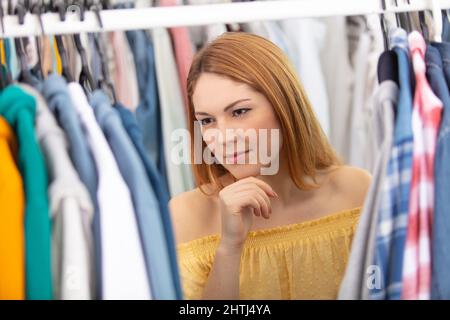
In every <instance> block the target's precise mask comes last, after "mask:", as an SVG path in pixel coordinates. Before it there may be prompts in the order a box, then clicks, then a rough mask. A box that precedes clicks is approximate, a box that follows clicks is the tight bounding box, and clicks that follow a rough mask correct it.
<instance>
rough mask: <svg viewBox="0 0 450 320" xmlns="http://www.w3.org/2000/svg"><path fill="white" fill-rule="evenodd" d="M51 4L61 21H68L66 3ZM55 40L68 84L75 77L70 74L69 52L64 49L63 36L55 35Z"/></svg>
mask: <svg viewBox="0 0 450 320" xmlns="http://www.w3.org/2000/svg"><path fill="white" fill-rule="evenodd" d="M50 4H51V8H50V9H51V10H52V11H53V12H58V13H59V19H60V20H61V21H65V20H66V9H67V8H66V4H65V3H64V1H62V0H52V1H50ZM55 40H56V46H57V47H58V51H59V56H60V58H61V65H62V75H63V76H64V78H66V80H67V81H68V82H73V81H74V79H73V76H72V74H71V73H70V69H69V63H68V61H67V52H66V49H65V47H64V43H63V40H62V36H61V35H55Z"/></svg>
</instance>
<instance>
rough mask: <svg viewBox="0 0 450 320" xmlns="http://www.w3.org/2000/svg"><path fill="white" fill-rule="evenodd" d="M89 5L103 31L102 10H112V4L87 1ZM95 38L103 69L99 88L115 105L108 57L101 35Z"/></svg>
mask: <svg viewBox="0 0 450 320" xmlns="http://www.w3.org/2000/svg"><path fill="white" fill-rule="evenodd" d="M87 5H89V9H92V10H93V11H94V12H95V13H96V16H97V20H98V23H99V26H100V28H101V29H103V22H102V19H101V16H100V10H103V9H110V8H109V7H108V6H110V3H109V2H108V1H92V0H87ZM104 6H105V7H104ZM93 38H94V45H95V48H96V49H97V51H98V52H99V55H100V63H101V68H100V69H101V75H102V76H101V78H100V79H99V80H98V88H100V89H102V90H103V91H105V92H106V93H107V94H108V95H109V97H110V99H111V100H112V103H113V105H115V104H116V103H117V96H116V91H115V89H114V85H113V84H112V81H111V78H110V75H109V71H108V62H107V60H106V58H107V55H106V52H105V50H104V47H103V46H102V43H101V41H100V38H99V34H94V35H93Z"/></svg>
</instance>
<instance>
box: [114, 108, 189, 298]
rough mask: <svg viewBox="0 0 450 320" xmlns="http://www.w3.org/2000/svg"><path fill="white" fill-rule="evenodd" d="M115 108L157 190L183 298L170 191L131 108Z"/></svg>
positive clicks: (178, 294) (179, 295) (176, 278)
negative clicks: (152, 159)
mask: <svg viewBox="0 0 450 320" xmlns="http://www.w3.org/2000/svg"><path fill="white" fill-rule="evenodd" d="M115 108H116V109H117V111H119V114H120V118H121V119H122V124H123V126H124V127H125V130H126V131H127V133H128V135H129V137H130V138H131V141H132V142H133V144H134V146H135V148H136V150H137V152H138V153H139V156H140V157H141V160H142V163H143V164H144V167H145V170H146V172H147V176H148V179H149V180H150V183H151V184H152V186H153V190H154V191H155V194H156V197H157V198H158V201H159V209H160V212H161V217H162V220H163V223H164V231H165V234H166V240H167V245H168V247H169V255H170V265H171V271H172V273H173V276H174V279H175V287H176V291H177V299H178V300H181V299H183V297H182V290H181V284H180V276H179V271H178V263H177V256H176V251H175V239H174V236H173V229H172V221H171V218H170V212H169V207H168V203H169V193H168V191H167V190H166V189H165V188H164V187H163V185H162V183H161V181H162V178H161V175H160V174H159V172H158V170H157V169H156V166H155V164H154V163H153V162H152V161H151V160H150V158H149V157H148V155H147V153H146V151H145V148H144V144H143V143H142V135H141V130H140V129H139V127H138V124H137V122H136V119H135V118H134V116H133V114H132V113H131V112H130V110H128V109H126V108H125V107H123V106H122V105H120V104H116V105H115Z"/></svg>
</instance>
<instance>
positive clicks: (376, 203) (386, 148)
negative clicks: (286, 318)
mask: <svg viewBox="0 0 450 320" xmlns="http://www.w3.org/2000/svg"><path fill="white" fill-rule="evenodd" d="M397 96H398V86H397V84H396V83H395V82H394V81H392V80H387V81H384V82H382V83H381V84H380V86H379V88H378V90H377V92H376V95H375V101H376V109H375V111H376V113H375V117H374V119H373V122H374V124H375V126H374V129H375V134H374V136H375V137H376V139H375V140H376V141H375V146H376V147H378V150H379V152H378V155H377V159H376V161H375V168H374V170H373V176H372V177H373V178H372V182H371V185H370V187H369V190H368V192H367V195H366V199H365V201H364V206H363V209H362V213H361V217H360V221H359V224H358V229H357V230H356V233H355V238H354V242H353V243H354V245H353V246H352V251H351V254H350V258H349V261H348V264H347V268H346V272H345V275H344V278H343V280H342V283H341V286H340V289H339V299H342V300H350V299H351V300H357V299H363V297H364V293H365V292H366V291H367V289H366V288H367V278H368V276H370V275H371V270H370V264H369V263H368V262H370V260H369V259H368V257H372V256H373V254H374V251H375V240H376V236H377V233H376V232H377V228H376V227H377V221H378V212H379V208H380V206H382V205H383V204H382V202H381V200H382V199H381V198H382V194H383V192H382V190H383V188H382V187H383V185H384V184H385V183H386V182H385V175H386V169H387V166H388V161H389V158H390V151H391V147H392V142H393V132H394V109H395V106H396V104H397ZM391 170H392V168H391Z"/></svg>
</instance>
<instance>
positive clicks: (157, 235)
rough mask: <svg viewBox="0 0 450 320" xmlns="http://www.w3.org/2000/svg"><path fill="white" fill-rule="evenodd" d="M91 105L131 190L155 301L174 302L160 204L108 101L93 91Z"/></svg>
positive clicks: (118, 118) (118, 117) (129, 140)
mask: <svg viewBox="0 0 450 320" xmlns="http://www.w3.org/2000/svg"><path fill="white" fill-rule="evenodd" d="M90 104H91V106H92V108H93V109H94V113H95V116H96V119H97V122H98V124H99V126H100V127H101V128H102V130H103V133H104V135H105V137H106V140H107V141H108V143H109V145H110V147H111V151H112V152H113V154H114V156H115V159H116V161H117V164H118V167H119V169H120V172H121V174H122V177H123V179H124V181H125V183H126V184H127V186H128V188H129V190H130V195H131V199H132V200H133V206H134V210H135V213H136V219H137V224H138V227H139V234H140V239H141V243H142V247H143V250H144V257H145V259H146V267H147V274H148V277H149V280H150V281H149V285H150V288H151V291H152V296H153V297H154V298H155V299H175V284H174V279H173V275H172V273H171V269H170V260H169V249H168V246H167V242H166V236H165V234H164V226H163V221H162V218H161V214H160V211H159V204H158V201H157V199H156V197H155V193H154V190H153V188H152V186H151V185H150V182H149V180H148V178H147V176H146V172H145V169H144V166H143V164H142V161H141V159H140V157H139V155H138V153H137V151H136V149H135V147H134V146H133V143H132V142H131V139H130V137H129V136H128V135H127V133H126V131H125V129H124V127H123V125H122V122H121V119H120V116H119V114H118V112H117V110H115V109H113V108H112V107H111V105H110V103H109V99H108V97H107V96H106V95H105V94H104V93H103V92H102V91H99V90H96V91H94V93H93V95H92V97H91V99H90Z"/></svg>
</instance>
